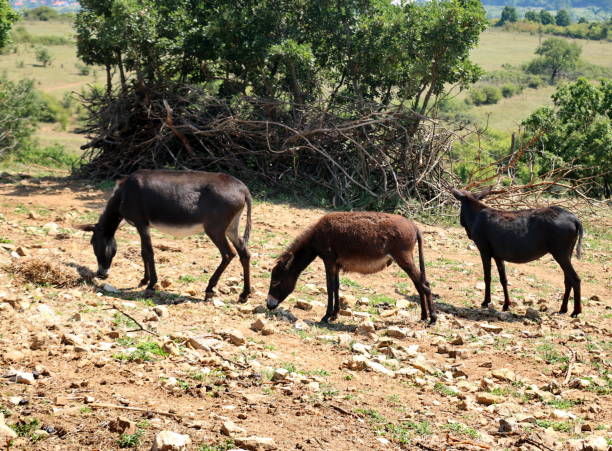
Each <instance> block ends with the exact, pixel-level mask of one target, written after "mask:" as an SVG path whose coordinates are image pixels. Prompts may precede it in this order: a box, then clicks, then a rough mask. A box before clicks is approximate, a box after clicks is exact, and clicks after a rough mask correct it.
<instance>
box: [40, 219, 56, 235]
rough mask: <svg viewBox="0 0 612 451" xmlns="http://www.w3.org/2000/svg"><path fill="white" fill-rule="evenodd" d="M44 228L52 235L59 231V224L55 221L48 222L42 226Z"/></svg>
mask: <svg viewBox="0 0 612 451" xmlns="http://www.w3.org/2000/svg"><path fill="white" fill-rule="evenodd" d="M42 229H43V230H44V231H45V232H47V234H49V235H51V234H55V233H57V231H58V230H59V225H57V224H56V223H55V222H48V223H46V224H45V225H43V226H42Z"/></svg>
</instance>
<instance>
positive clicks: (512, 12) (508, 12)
mask: <svg viewBox="0 0 612 451" xmlns="http://www.w3.org/2000/svg"><path fill="white" fill-rule="evenodd" d="M517 20H518V14H517V12H516V8H514V7H512V6H505V7H504V9H503V11H502V13H501V18H500V19H499V21H498V22H497V23H496V24H495V26H496V27H501V26H502V25H504V24H505V23H507V22H516V21H517Z"/></svg>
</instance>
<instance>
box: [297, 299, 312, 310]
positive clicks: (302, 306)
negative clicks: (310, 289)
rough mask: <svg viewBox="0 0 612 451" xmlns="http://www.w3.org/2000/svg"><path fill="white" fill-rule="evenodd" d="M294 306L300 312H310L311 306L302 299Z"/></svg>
mask: <svg viewBox="0 0 612 451" xmlns="http://www.w3.org/2000/svg"><path fill="white" fill-rule="evenodd" d="M295 306H296V307H297V308H299V309H302V310H312V304H311V303H310V302H308V301H304V300H302V299H298V300H297V301H296V303H295Z"/></svg>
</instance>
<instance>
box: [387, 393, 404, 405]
mask: <svg viewBox="0 0 612 451" xmlns="http://www.w3.org/2000/svg"><path fill="white" fill-rule="evenodd" d="M387 402H389V403H390V404H400V403H401V402H402V401H401V399H400V397H399V395H389V396H387Z"/></svg>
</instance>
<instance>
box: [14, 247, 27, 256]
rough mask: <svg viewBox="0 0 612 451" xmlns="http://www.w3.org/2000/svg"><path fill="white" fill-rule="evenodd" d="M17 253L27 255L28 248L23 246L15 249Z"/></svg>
mask: <svg viewBox="0 0 612 451" xmlns="http://www.w3.org/2000/svg"><path fill="white" fill-rule="evenodd" d="M15 253H16V254H17V255H19V256H20V257H26V256H27V255H28V254H29V252H28V250H27V249H26V248H24V247H21V246H19V247H18V248H17V249H15Z"/></svg>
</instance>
